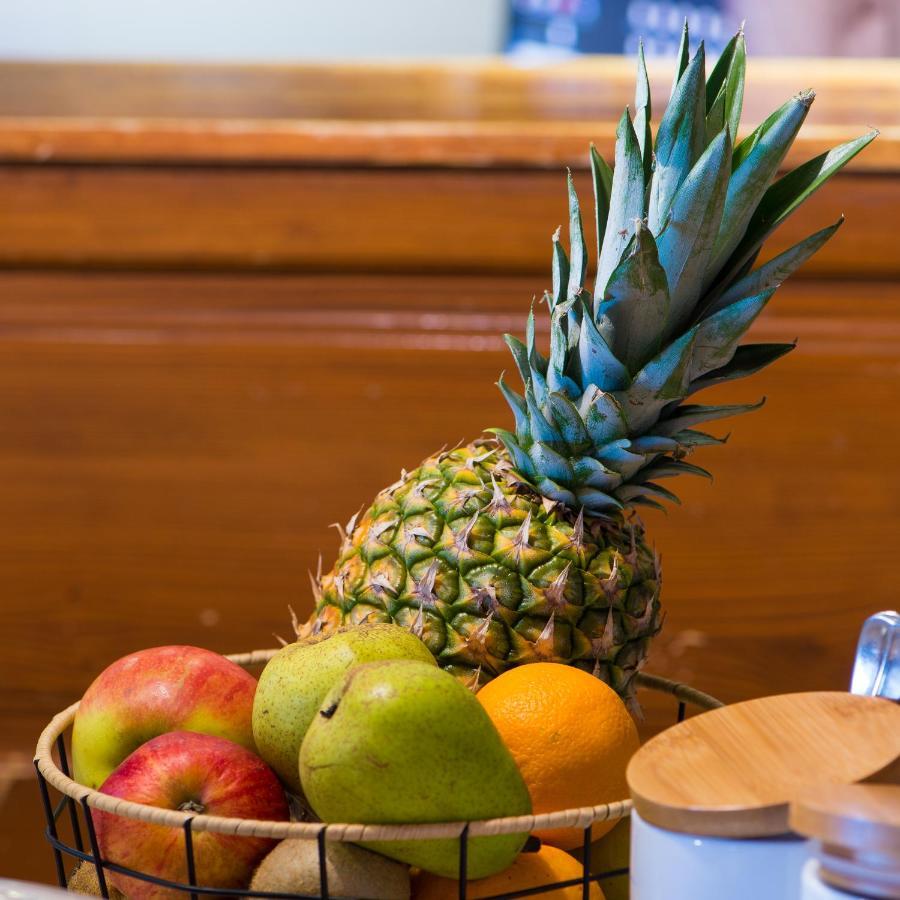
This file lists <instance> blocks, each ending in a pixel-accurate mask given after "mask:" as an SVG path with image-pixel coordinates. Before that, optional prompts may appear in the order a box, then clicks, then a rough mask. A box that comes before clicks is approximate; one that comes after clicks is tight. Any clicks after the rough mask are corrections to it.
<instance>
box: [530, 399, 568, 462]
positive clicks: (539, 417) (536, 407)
mask: <svg viewBox="0 0 900 900" xmlns="http://www.w3.org/2000/svg"><path fill="white" fill-rule="evenodd" d="M541 402H543V401H538V400H537V399H536V398H535V393H534V389H533V387H532V382H530V381H529V382H528V384H527V385H526V386H525V410H526V412H527V414H528V431H529V434H530V435H531V437H532V439H533V440H534V441H541V442H543V443H544V444H546V445H547V446H552V447H555V448H560V449H564V448H565V441H563V439H562V435H561V434H560V433H559V432H558V431H557V430H556V428H555V427H554V426H553V425H552V424H551V423H550V422H549V421H547V417H546V416H545V415H544V413H543V412H542V410H541V406H540V404H541ZM548 474H549V473H548ZM551 477H553V476H551Z"/></svg>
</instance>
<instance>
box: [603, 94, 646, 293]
mask: <svg viewBox="0 0 900 900" xmlns="http://www.w3.org/2000/svg"><path fill="white" fill-rule="evenodd" d="M643 217H644V162H643V159H642V157H641V149H640V146H639V145H638V141H637V137H636V135H635V133H634V127H633V125H632V124H631V119H630V118H629V115H628V110H627V109H626V110H625V112H624V113H622V118H621V119H620V120H619V126H618V128H617V130H616V160H615V168H614V169H613V178H612V188H611V194H610V205H609V216H608V217H607V222H606V230H605V231H604V234H603V245H602V248H601V250H600V260H599V263H598V266H597V282H596V284H595V285H594V305H595V308H596V306H597V305H598V304H599V303H600V301H601V300H602V299H603V294H604V292H605V290H606V283H607V281H609V276H610V275H611V274H612V271H613V269H615V267H616V266H617V265H618V264H619V260H620V259H621V258H622V254H623V253H624V251H625V248H626V247H627V246H628V242H629V241H630V240H631V235H632V234H633V233H634V227H635V222H636V221H638V220H640V219H642V218H643Z"/></svg>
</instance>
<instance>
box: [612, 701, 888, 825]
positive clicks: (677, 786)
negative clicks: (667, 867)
mask: <svg viewBox="0 0 900 900" xmlns="http://www.w3.org/2000/svg"><path fill="white" fill-rule="evenodd" d="M898 755H900V705H898V704H895V703H892V702H891V701H889V700H885V699H882V698H878V697H863V696H858V695H856V694H847V693H843V692H837V691H835V692H812V693H801V694H783V695H781V696H777V697H762V698H760V699H758V700H748V701H747V702H745V703H736V704H734V705H733V706H725V707H723V708H722V709H717V710H713V711H711V712H707V713H703V714H702V715H699V716H695V717H694V718H691V719H688V720H687V721H685V722H682V723H680V724H679V725H676V726H675V727H673V728H670V729H668V730H667V731H664V732H662V734H659V735H657V736H656V737H655V738H653V739H651V740H650V741H648V742H647V743H646V744H645V745H644V746H643V747H642V748H641V749H640V750H639V751H638V752H637V753H636V754H635V755H634V757H633V758H632V760H631V763H630V764H629V766H628V786H629V788H630V790H631V796H632V799H633V801H634V808H635V810H636V811H637V813H638V814H639V815H640V816H641V818H643V819H644V820H645V821H647V822H650V823H651V824H653V825H657V826H659V827H660V828H665V829H667V830H669V831H680V832H686V833H688V834H705V835H713V836H722V837H761V836H764V835H777V834H785V833H787V832H788V831H790V825H789V823H788V804H789V802H790V801H791V799H793V798H794V797H796V796H797V795H798V793H800V792H801V791H803V790H805V789H808V788H810V787H813V786H815V785H840V784H852V783H853V782H857V781H862V780H864V779H867V778H870V777H872V776H873V775H876V774H877V773H882V772H885V771H887V770H889V769H890V768H891V764H892V763H894V762H895V761H896V760H897V758H898ZM829 790H830V788H829Z"/></svg>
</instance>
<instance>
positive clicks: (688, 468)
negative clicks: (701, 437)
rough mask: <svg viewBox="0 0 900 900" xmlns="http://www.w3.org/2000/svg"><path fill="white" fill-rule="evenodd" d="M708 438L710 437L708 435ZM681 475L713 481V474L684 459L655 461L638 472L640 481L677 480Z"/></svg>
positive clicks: (665, 458)
mask: <svg viewBox="0 0 900 900" xmlns="http://www.w3.org/2000/svg"><path fill="white" fill-rule="evenodd" d="M706 436H707V437H708V435H706ZM679 475H697V476H699V477H700V478H708V479H709V480H710V481H712V473H711V472H708V471H707V470H706V469H704V468H701V467H700V466H695V465H694V464H693V463H689V462H685V461H684V460H683V459H673V458H670V457H663V458H661V459H657V460H654V461H653V462H651V463H650V464H649V465H647V466H645V467H644V468H643V469H641V471H640V472H638V478H639V480H641V479H644V478H647V479H650V480H654V479H656V478H676V477H677V476H679Z"/></svg>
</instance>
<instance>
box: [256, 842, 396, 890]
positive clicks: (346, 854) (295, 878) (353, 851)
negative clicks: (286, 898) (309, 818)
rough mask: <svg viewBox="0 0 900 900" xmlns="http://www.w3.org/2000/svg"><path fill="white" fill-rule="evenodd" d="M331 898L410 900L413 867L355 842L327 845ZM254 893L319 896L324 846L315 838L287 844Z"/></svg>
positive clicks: (270, 860)
mask: <svg viewBox="0 0 900 900" xmlns="http://www.w3.org/2000/svg"><path fill="white" fill-rule="evenodd" d="M325 867H326V871H327V873H328V896H329V897H333V898H351V900H352V898H356V900H409V896H410V881H409V868H408V867H407V866H405V865H403V864H402V863H398V862H394V860H392V859H387V858H386V857H384V856H380V855H379V854H377V853H372V852H371V851H370V850H363V849H362V847H357V846H356V845H355V844H347V843H341V842H333V843H327V844H326V845H325ZM250 890H251V891H271V892H273V893H281V894H284V893H290V894H312V895H317V894H318V893H319V847H318V843H317V842H316V841H314V840H297V839H292V840H285V841H282V842H281V843H280V844H278V846H277V847H275V849H274V850H273V851H272V852H271V853H270V854H269V855H268V856H267V857H266V858H265V859H264V860H263V861H262V862H261V863H260V864H259V866H258V867H257V869H256V872H255V873H254V875H253V880H252V881H251V882H250Z"/></svg>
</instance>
